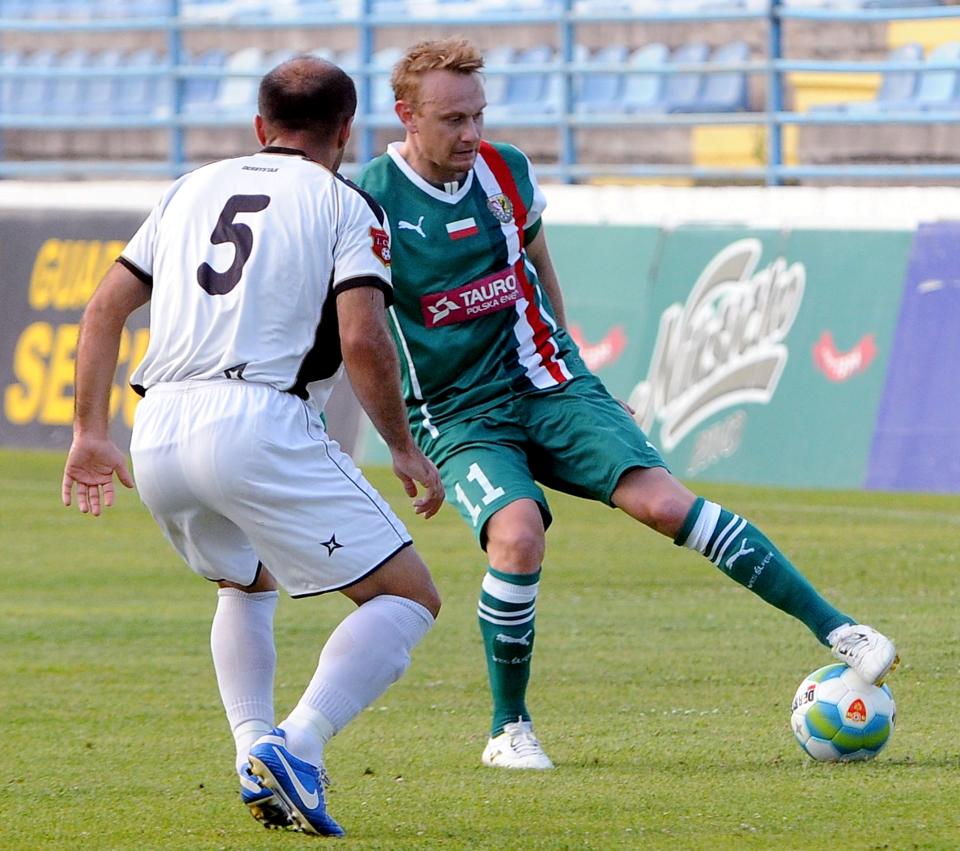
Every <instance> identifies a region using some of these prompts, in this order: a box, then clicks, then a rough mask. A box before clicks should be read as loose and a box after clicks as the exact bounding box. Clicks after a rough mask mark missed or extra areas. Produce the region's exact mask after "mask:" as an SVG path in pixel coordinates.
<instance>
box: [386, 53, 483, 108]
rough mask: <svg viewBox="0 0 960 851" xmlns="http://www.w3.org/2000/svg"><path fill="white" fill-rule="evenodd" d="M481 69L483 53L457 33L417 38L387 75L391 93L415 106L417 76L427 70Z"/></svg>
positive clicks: (461, 71)
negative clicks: (426, 39)
mask: <svg viewBox="0 0 960 851" xmlns="http://www.w3.org/2000/svg"><path fill="white" fill-rule="evenodd" d="M481 68H483V54H482V53H480V51H479V50H477V48H476V47H475V46H474V45H473V44H471V43H470V42H469V41H467V40H466V39H465V38H463V37H461V36H452V37H450V38H438V39H432V40H428V41H421V42H418V43H417V44H415V45H413V47H411V48H409V49H408V50H407V52H406V53H404V55H403V58H402V59H401V60H400V61H399V62H398V63H397V64H396V65H395V66H394V68H393V74H392V75H391V77H390V85H391V86H393V96H394V97H395V98H396V99H397V100H403V101H406V102H407V103H409V104H412V105H413V106H416V105H417V104H418V101H419V96H420V79H421V78H422V77H423V75H424V74H426V73H427V72H428V71H453V72H454V73H455V74H476V73H477V72H478V71H480V69H481Z"/></svg>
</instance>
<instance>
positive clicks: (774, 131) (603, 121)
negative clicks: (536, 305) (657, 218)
mask: <svg viewBox="0 0 960 851" xmlns="http://www.w3.org/2000/svg"><path fill="white" fill-rule="evenodd" d="M168 2H169V7H168V9H169V11H168V14H167V15H166V16H163V17H138V18H128V19H124V20H110V19H103V20H99V19H80V20H62V19H60V20H42V19H2V18H0V40H2V39H3V37H4V35H6V34H13V33H33V34H76V33H108V34H109V33H118V32H124V33H160V34H162V35H163V36H164V40H165V45H166V47H165V60H166V61H165V62H164V63H163V64H161V65H157V66H153V67H146V68H145V67H137V68H123V67H115V68H105V69H94V68H70V69H67V68H49V67H45V68H24V67H15V68H7V67H3V68H0V83H2V82H3V81H6V80H12V81H14V82H16V81H22V80H28V79H30V78H37V77H41V78H51V77H55V78H64V77H69V78H77V79H81V78H91V77H93V78H98V77H99V78H104V77H117V78H123V77H137V78H146V77H156V78H159V79H162V80H165V81H168V82H169V84H170V86H169V88H170V93H171V94H170V103H169V110H167V111H166V114H163V115H153V116H126V117H120V116H96V117H86V116H80V115H70V116H66V115H44V114H42V113H41V108H42V104H37V111H36V113H34V114H11V113H9V112H7V111H5V110H4V108H3V104H2V103H0V134H2V133H4V132H5V131H8V130H34V131H44V130H47V131H50V130H57V131H71V130H99V131H110V130H128V129H138V130H142V129H158V130H165V131H166V132H167V136H168V145H167V156H166V157H165V158H163V159H156V160H119V159H118V160H79V159H50V160H40V159H36V160H20V161H13V160H7V159H0V177H6V178H14V177H15V178H24V177H52V176H62V177H70V176H79V175H82V176H86V177H91V176H108V175H117V176H120V175H125V176H153V177H158V176H167V177H173V176H177V175H180V174H182V173H184V172H185V171H188V170H190V169H191V168H193V167H195V166H197V165H198V164H199V163H196V162H191V161H189V160H188V158H187V156H186V153H185V150H186V147H185V136H186V134H187V133H188V132H189V131H190V130H191V129H193V128H201V127H205V128H217V127H239V126H245V125H248V124H249V120H250V116H248V115H244V116H232V115H227V116H223V115H216V114H213V113H211V114H206V115H190V114H184V112H183V111H182V109H181V103H182V92H183V83H184V80H186V79H188V78H193V79H197V78H203V77H216V78H223V79H226V78H235V77H239V78H259V77H260V76H261V75H262V73H263V72H264V70H265V69H262V68H261V69H251V70H243V71H239V70H229V69H226V68H205V67H200V66H196V65H191V64H188V63H187V62H185V53H184V49H183V41H184V36H185V35H186V34H187V33H192V32H196V31H211V30H227V31H232V30H283V29H298V30H310V29H315V30H317V31H322V30H328V29H330V28H338V29H344V28H347V29H352V30H355V31H356V40H357V46H358V50H357V57H358V59H357V62H358V64H357V66H356V67H346V66H345V70H347V71H348V72H349V73H351V74H352V75H354V76H355V77H356V78H358V79H359V80H360V81H361V85H360V87H359V93H360V104H359V106H358V113H357V118H356V120H355V123H354V126H355V128H356V129H355V133H356V134H357V149H356V162H357V163H363V162H366V161H367V160H368V159H369V158H370V157H371V156H373V155H375V154H376V153H378V151H375V150H374V146H375V134H376V132H377V130H378V129H380V128H385V127H390V126H394V125H395V124H396V119H395V118H394V117H393V116H392V115H382V114H377V113H375V112H374V111H373V109H372V100H371V92H372V79H373V77H374V75H375V74H378V73H379V74H382V73H383V71H384V69H382V68H374V67H373V66H372V64H371V60H372V57H373V52H374V51H373V45H374V43H375V36H376V34H377V32H378V30H379V29H382V28H386V27H391V28H396V27H409V28H411V29H412V28H417V27H422V26H423V25H424V23H425V21H423V20H422V19H417V18H411V17H409V16H401V15H382V14H381V15H377V14H375V13H374V11H373V2H372V0H361V2H360V4H359V11H358V12H357V14H355V15H350V16H345V17H339V18H336V19H331V18H329V17H321V16H315V17H309V16H298V17H289V18H284V17H270V18H269V19H263V18H259V19H258V18H254V17H241V18H229V19H222V20H205V19H196V18H193V17H190V16H186V15H184V14H183V9H182V4H181V0H168ZM948 18H960V8H958V7H945V6H932V7H924V8H916V7H910V8H885V9H849V8H820V7H817V8H804V7H797V6H786V5H783V3H782V2H781V0H770V2H769V4H768V5H767V6H766V7H765V8H761V9H744V8H733V7H731V8H722V7H717V8H710V9H702V10H696V11H678V12H664V11H657V12H643V11H634V12H627V11H624V12H591V11H589V9H587V10H582V9H579V8H576V7H575V5H574V1H573V0H560V5H559V7H558V8H556V9H553V10H545V11H518V12H516V13H512V14H492V15H491V14H484V15H482V16H481V15H478V16H474V15H468V16H451V17H448V18H444V19H443V20H441V21H437V22H431V23H441V24H443V25H444V26H450V27H457V28H461V29H464V30H469V29H470V28H472V27H477V26H485V27H490V26H510V25H515V24H540V25H551V26H553V27H555V28H556V36H557V38H556V41H557V43H558V44H559V58H558V61H556V62H549V63H544V64H540V65H533V64H530V65H527V64H525V65H523V66H522V67H520V66H499V67H497V66H491V67H489V68H487V69H486V70H487V72H488V73H491V74H494V73H496V74H507V75H510V74H523V73H550V74H558V75H561V78H562V81H563V86H562V96H561V102H560V109H559V111H558V112H557V113H556V114H539V115H537V114H530V115H523V116H520V115H518V116H510V117H503V116H500V117H496V118H493V117H491V118H490V119H488V121H487V124H488V126H489V127H492V128H494V129H495V128H498V127H511V128H533V127H539V128H543V127H546V128H554V129H556V131H557V133H558V146H557V148H558V152H559V153H558V162H557V163H556V164H545V165H542V166H541V165H538V172H539V173H541V174H542V175H544V176H547V177H553V178H555V179H558V180H561V181H564V182H575V181H578V180H583V179H590V178H596V177H620V178H668V177H669V178H677V177H681V178H688V179H691V180H693V181H709V182H723V181H737V182H758V183H767V184H771V185H772V184H781V183H784V182H788V181H802V180H805V179H831V178H835V179H840V178H842V179H845V180H861V179H862V180H887V181H910V180H914V179H922V180H956V179H960V162H958V163H956V164H953V163H922V162H917V163H914V164H910V163H906V164H904V163H882V162H877V163H867V164H864V163H859V164H837V165H790V164H787V163H785V162H784V155H783V131H784V128H786V127H789V126H797V127H802V126H815V125H821V126H826V125H841V124H845V125H853V124H864V125H877V124H887V125H901V126H904V127H909V126H916V125H934V124H951V125H952V124H960V108H958V109H957V110H956V111H953V110H950V109H942V110H920V109H899V110H897V109H888V110H884V111H878V112H876V113H860V112H857V113H853V112H844V111H836V112H826V111H824V112H817V111H814V112H798V111H790V110H787V109H785V107H784V104H785V101H786V99H785V97H784V92H785V88H786V75H787V74H789V73H792V72H815V73H858V72H880V73H889V72H916V73H920V72H924V71H930V70H935V71H951V70H954V71H958V70H960V62H956V63H955V62H943V63H936V64H934V63H931V62H924V61H917V62H890V61H847V60H844V61H827V60H816V61H814V60H796V59H787V58H784V56H783V26H784V23H785V22H789V21H814V22H822V23H823V24H824V25H829V24H831V23H837V22H848V23H849V22H855V23H862V22H865V21H870V22H886V21H893V20H933V19H948ZM708 21H710V22H712V21H727V22H729V21H734V22H762V23H763V24H764V25H765V27H766V42H767V55H766V57H765V58H764V59H761V60H751V61H746V62H731V63H718V62H703V63H665V64H663V65H661V66H655V65H644V66H643V67H636V68H631V69H628V68H626V67H625V66H624V65H620V64H616V65H606V64H597V63H588V62H581V61H577V59H576V44H577V34H578V31H579V29H580V28H581V27H584V26H588V25H590V24H601V23H630V22H645V23H697V24H699V23H704V22H708ZM0 47H2V41H0ZM611 72H615V73H628V72H629V73H639V74H643V75H653V74H662V75H670V74H684V73H687V74H689V73H697V74H715V73H730V72H737V73H744V74H748V75H762V76H763V77H765V82H766V85H765V103H764V109H763V110H762V111H750V112H721V113H666V114H664V113H642V112H639V113H630V114H623V113H608V114H601V113H591V114H584V113H580V112H577V110H576V109H575V80H576V79H577V78H578V77H579V76H581V75H587V74H596V73H611ZM708 125H729V126H735V125H751V126H762V127H764V129H765V163H764V164H763V165H761V166H756V167H714V168H705V167H701V166H697V165H694V164H676V165H655V164H646V163H641V162H637V163H622V164H616V163H590V162H581V161H579V157H578V146H577V144H576V140H575V132H576V131H577V130H579V129H585V128H607V129H617V128H623V127H636V128H665V127H691V126H708ZM352 167H355V166H351V165H350V164H346V165H345V170H346V171H347V172H348V173H349V172H350V171H351V169H352Z"/></svg>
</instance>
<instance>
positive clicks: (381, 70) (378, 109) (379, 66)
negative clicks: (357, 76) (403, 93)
mask: <svg viewBox="0 0 960 851" xmlns="http://www.w3.org/2000/svg"><path fill="white" fill-rule="evenodd" d="M401 56H403V48H401V47H385V48H383V49H382V50H378V51H376V52H375V53H374V54H373V56H371V57H370V75H369V76H368V77H367V81H368V85H369V86H370V87H371V94H370V108H371V109H372V111H373V112H374V113H375V114H381V115H383V114H388V113H392V112H393V104H394V99H393V88H392V87H391V86H390V75H391V74H392V73H393V66H394V65H396V64H397V62H399V61H400V57H401Z"/></svg>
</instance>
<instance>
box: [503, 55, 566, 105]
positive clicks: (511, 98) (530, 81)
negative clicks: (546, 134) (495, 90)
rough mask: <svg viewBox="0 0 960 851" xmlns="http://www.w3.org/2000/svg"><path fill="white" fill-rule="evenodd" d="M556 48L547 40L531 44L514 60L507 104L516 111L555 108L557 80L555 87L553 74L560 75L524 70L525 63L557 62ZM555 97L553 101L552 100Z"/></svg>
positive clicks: (557, 103)
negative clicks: (554, 53) (543, 42)
mask: <svg viewBox="0 0 960 851" xmlns="http://www.w3.org/2000/svg"><path fill="white" fill-rule="evenodd" d="M553 61H554V57H553V48H552V47H550V46H549V45H546V44H538V45H535V46H533V47H527V48H525V49H523V50H520V51H518V52H517V54H516V56H515V58H514V63H513V70H514V73H513V75H512V76H511V77H510V78H509V80H508V81H507V91H506V96H505V98H504V106H505V107H506V110H507V111H508V112H509V113H511V114H512V115H522V114H524V113H531V112H534V113H541V112H551V111H555V110H556V109H557V108H558V106H559V102H558V101H557V100H556V91H555V89H556V84H554V87H553V88H551V81H550V78H551V77H557V76H558V75H556V74H553V73H550V72H547V71H523V70H522V69H523V66H524V65H545V64H547V63H550V62H553ZM551 101H553V102H552V103H551Z"/></svg>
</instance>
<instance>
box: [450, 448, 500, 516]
mask: <svg viewBox="0 0 960 851" xmlns="http://www.w3.org/2000/svg"><path fill="white" fill-rule="evenodd" d="M467 481H468V482H475V483H476V484H477V485H479V487H480V490H481V491H482V496H481V500H480V501H481V502H482V503H483V504H484V505H489V504H490V503H491V502H493V501H494V500H495V499H497V498H499V497H501V496H503V495H504V494H505V493H506V491H505V490H504V489H503V488H500V487H494V486H493V484H492V483H491V482H490V479H488V478H487V474H486V473H484V472H483V470H482V469H481V468H480V465H479V464H477V463H473V464H471V465H470V467H469V469H468V470H467ZM471 490H476V488H471ZM453 492H454V493H455V494H456V495H457V501H458V502H459V503H460V504H461V505H462V506H463V507H464V508H465V509H467V512H468V513H469V515H470V517H471V519H472V520H473V525H474V526H476V525H477V522H478V521H479V519H480V511H481V510H482V509H481V507H480V506H479V505H475V504H474V503H472V502H471V501H470V499H469V497H467V494H466V493H465V492H464V490H463V488H462V487H461V485H460V482H457V483H456V484H455V485H454V486H453Z"/></svg>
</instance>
